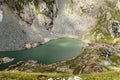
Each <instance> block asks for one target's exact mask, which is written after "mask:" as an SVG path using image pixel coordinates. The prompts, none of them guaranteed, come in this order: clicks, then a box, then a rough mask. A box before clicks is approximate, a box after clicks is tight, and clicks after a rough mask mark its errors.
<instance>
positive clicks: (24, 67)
mask: <svg viewBox="0 0 120 80" xmlns="http://www.w3.org/2000/svg"><path fill="white" fill-rule="evenodd" d="M38 67H39V64H37V61H34V60H29V61H27V62H24V61H20V62H18V63H17V64H15V65H11V66H10V67H8V68H7V69H6V70H13V69H14V70H19V71H27V72H34V71H35V70H36V68H38Z"/></svg>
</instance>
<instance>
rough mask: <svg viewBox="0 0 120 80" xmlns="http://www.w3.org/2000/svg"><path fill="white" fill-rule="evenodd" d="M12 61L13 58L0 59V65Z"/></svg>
mask: <svg viewBox="0 0 120 80" xmlns="http://www.w3.org/2000/svg"><path fill="white" fill-rule="evenodd" d="M13 60H14V58H9V57H4V58H0V65H2V64H6V63H9V62H12V61H13Z"/></svg>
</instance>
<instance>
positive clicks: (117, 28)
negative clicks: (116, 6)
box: [112, 22, 120, 38]
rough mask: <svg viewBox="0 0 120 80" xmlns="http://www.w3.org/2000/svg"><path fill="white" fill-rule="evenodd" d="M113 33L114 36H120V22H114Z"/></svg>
mask: <svg viewBox="0 0 120 80" xmlns="http://www.w3.org/2000/svg"><path fill="white" fill-rule="evenodd" d="M112 35H113V37H114V38H115V37H120V23H117V22H113V23H112Z"/></svg>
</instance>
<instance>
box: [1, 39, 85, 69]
mask: <svg viewBox="0 0 120 80" xmlns="http://www.w3.org/2000/svg"><path fill="white" fill-rule="evenodd" d="M83 45H84V44H83V42H81V41H80V40H75V39H71V38H60V39H56V40H52V41H49V42H47V43H45V44H43V45H40V46H38V47H36V48H33V49H29V50H21V51H6V52H0V57H1V58H2V57H10V58H15V59H14V61H12V62H9V63H7V64H3V65H0V70H2V69H5V68H7V67H8V66H10V65H12V64H15V63H17V62H19V61H28V60H36V61H38V63H40V64H51V63H55V62H59V61H63V60H67V59H69V58H72V57H75V56H77V55H79V54H80V52H81V51H82V48H83Z"/></svg>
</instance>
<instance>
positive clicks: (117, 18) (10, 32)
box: [0, 0, 120, 74]
mask: <svg viewBox="0 0 120 80" xmlns="http://www.w3.org/2000/svg"><path fill="white" fill-rule="evenodd" d="M8 7H9V8H8ZM1 8H2V9H3V14H2V15H3V20H2V21H1V22H0V30H1V31H0V32H2V34H0V37H1V38H0V45H1V46H0V50H4V51H6V50H19V49H23V48H24V45H25V44H26V43H33V42H47V41H49V40H51V39H57V38H60V37H72V38H77V39H82V40H83V41H84V42H85V43H87V45H88V46H86V47H85V48H84V51H83V52H82V54H80V55H79V56H77V57H75V58H73V59H70V60H67V61H63V62H59V63H54V64H50V65H41V64H37V62H34V61H28V62H23V61H22V62H18V63H17V64H15V65H12V66H10V67H9V68H8V69H7V70H20V71H29V72H55V73H56V72H57V73H73V74H80V73H94V72H105V71H111V70H116V71H119V70H120V51H119V50H120V1H119V0H24V1H22V0H5V1H4V3H3V5H2V6H1ZM8 13H9V14H8ZM11 27H13V28H12V29H11ZM14 27H15V28H14ZM2 39H3V40H2ZM8 40H9V41H8ZM6 46H7V47H6Z"/></svg>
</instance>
